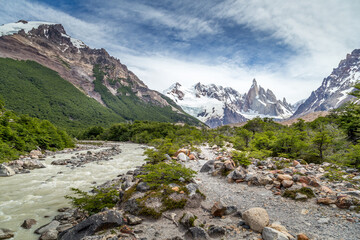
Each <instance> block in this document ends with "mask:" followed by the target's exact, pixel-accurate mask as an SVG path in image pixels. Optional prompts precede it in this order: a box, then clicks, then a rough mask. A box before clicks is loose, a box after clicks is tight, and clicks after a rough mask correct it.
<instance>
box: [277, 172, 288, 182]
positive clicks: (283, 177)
mask: <svg viewBox="0 0 360 240" xmlns="http://www.w3.org/2000/svg"><path fill="white" fill-rule="evenodd" d="M277 179H278V180H280V182H282V181H283V180H292V176H290V175H288V174H279V175H278V176H277Z"/></svg>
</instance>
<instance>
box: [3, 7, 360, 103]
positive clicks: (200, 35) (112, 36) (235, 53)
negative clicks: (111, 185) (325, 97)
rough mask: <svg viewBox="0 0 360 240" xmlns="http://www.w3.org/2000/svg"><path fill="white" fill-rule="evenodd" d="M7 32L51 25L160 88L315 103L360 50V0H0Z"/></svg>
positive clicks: (154, 86) (153, 86)
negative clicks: (253, 89)
mask: <svg viewBox="0 0 360 240" xmlns="http://www.w3.org/2000/svg"><path fill="white" fill-rule="evenodd" d="M0 6H1V7H0V25H2V24H5V23H10V22H16V21H18V20H19V19H24V20H28V21H46V22H54V23H61V24H62V25H63V26H64V28H65V30H66V31H67V33H68V34H69V35H71V36H72V37H74V38H77V39H80V40H82V41H83V42H84V43H85V44H87V45H88V46H89V47H91V48H105V49H106V50H107V51H108V52H109V53H110V54H111V55H113V56H114V57H116V58H118V59H120V61H121V62H122V63H123V64H125V65H127V66H128V68H129V69H130V70H131V71H133V72H134V73H135V74H136V75H137V76H138V77H139V78H140V79H141V80H142V81H144V82H145V83H146V84H147V85H148V86H149V87H150V88H152V89H155V90H158V91H163V90H164V89H166V88H168V87H169V86H170V85H172V84H173V83H175V82H179V83H181V84H182V85H184V86H191V85H194V84H196V83H197V82H201V83H203V84H211V83H214V84H217V85H222V86H224V87H232V88H234V89H236V90H237V91H239V92H240V93H245V92H247V91H248V89H249V88H250V86H251V84H252V79H254V78H256V80H257V82H258V84H260V85H261V86H262V87H264V88H269V89H271V90H272V91H273V92H274V93H275V94H276V96H277V98H279V99H282V98H283V97H286V99H287V100H288V102H290V103H295V102H296V101H298V100H301V99H305V98H307V97H308V96H309V95H310V94H311V92H312V91H314V90H315V89H316V88H318V87H319V86H320V85H321V82H322V80H323V79H324V78H325V77H327V76H328V75H330V73H331V71H332V69H333V68H335V67H337V65H338V64H339V62H340V60H342V59H344V58H345V57H346V54H348V53H351V51H352V50H354V49H356V48H360V14H359V12H360V1H357V0H317V1H313V0H301V1H298V0H286V1H284V0H254V1H248V0H197V1H194V0H177V1H173V0H155V1H149V0H147V1H146V0H106V1H105V0H57V1H53V0H0Z"/></svg>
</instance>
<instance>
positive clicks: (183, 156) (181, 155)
mask: <svg viewBox="0 0 360 240" xmlns="http://www.w3.org/2000/svg"><path fill="white" fill-rule="evenodd" d="M176 159H177V160H178V161H187V160H188V159H189V157H188V156H186V154H185V153H183V152H181V153H179V154H178V155H177V157H176Z"/></svg>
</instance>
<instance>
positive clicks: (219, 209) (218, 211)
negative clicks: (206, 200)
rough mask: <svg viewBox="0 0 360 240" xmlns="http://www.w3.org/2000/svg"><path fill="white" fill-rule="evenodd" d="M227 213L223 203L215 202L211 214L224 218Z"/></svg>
mask: <svg viewBox="0 0 360 240" xmlns="http://www.w3.org/2000/svg"><path fill="white" fill-rule="evenodd" d="M225 211H226V207H225V206H224V205H223V204H222V203H221V202H215V203H214V205H213V206H212V208H211V214H212V215H213V216H214V217H222V216H224V214H225Z"/></svg>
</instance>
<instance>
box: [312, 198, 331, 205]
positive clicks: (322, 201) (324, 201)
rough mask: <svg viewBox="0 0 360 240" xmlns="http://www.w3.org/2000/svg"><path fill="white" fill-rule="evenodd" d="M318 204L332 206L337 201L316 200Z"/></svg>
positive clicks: (328, 199)
mask: <svg viewBox="0 0 360 240" xmlns="http://www.w3.org/2000/svg"><path fill="white" fill-rule="evenodd" d="M316 202H317V203H318V204H324V205H330V204H333V203H335V200H333V199H331V198H318V199H317V200H316Z"/></svg>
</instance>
